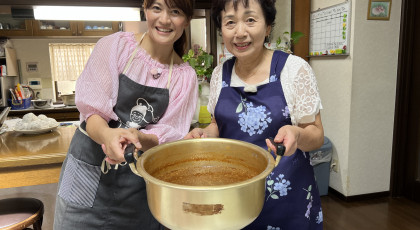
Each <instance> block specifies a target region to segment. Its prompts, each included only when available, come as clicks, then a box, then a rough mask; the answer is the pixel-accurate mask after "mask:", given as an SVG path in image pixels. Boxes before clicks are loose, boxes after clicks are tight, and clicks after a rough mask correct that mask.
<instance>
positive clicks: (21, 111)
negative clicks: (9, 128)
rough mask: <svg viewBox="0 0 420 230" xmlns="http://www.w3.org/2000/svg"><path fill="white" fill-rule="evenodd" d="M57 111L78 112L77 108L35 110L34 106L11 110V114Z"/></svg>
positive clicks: (64, 107)
mask: <svg viewBox="0 0 420 230" xmlns="http://www.w3.org/2000/svg"><path fill="white" fill-rule="evenodd" d="M56 111H78V110H77V107H76V106H63V107H46V108H41V109H38V108H34V107H33V106H31V107H29V108H27V109H18V110H10V112H9V114H20V113H29V112H56Z"/></svg>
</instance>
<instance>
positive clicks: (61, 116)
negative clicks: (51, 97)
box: [9, 106, 80, 122]
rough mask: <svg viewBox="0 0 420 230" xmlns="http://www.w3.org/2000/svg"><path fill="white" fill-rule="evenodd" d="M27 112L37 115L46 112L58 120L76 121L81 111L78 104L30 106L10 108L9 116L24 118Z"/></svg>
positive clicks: (45, 113)
mask: <svg viewBox="0 0 420 230" xmlns="http://www.w3.org/2000/svg"><path fill="white" fill-rule="evenodd" d="M27 113H34V114H35V115H39V114H44V115H45V116H47V117H51V118H54V119H55V120H57V121H59V122H60V121H76V120H79V115H80V114H79V111H78V110H77V108H76V106H64V107H50V108H45V109H36V108H34V107H29V108H28V109H21V110H10V112H9V117H19V118H22V117H23V115H25V114H27Z"/></svg>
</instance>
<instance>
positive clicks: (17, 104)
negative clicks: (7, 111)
mask: <svg viewBox="0 0 420 230" xmlns="http://www.w3.org/2000/svg"><path fill="white" fill-rule="evenodd" d="M7 102H8V103H9V106H10V107H12V110H20V109H27V108H29V107H31V98H25V99H22V100H12V99H7Z"/></svg>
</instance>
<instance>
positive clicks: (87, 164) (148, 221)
mask: <svg viewBox="0 0 420 230" xmlns="http://www.w3.org/2000/svg"><path fill="white" fill-rule="evenodd" d="M143 37H144V35H143ZM143 37H142V38H141V40H140V42H141V41H142V39H143ZM139 45H140V43H139ZM137 49H138V46H137V47H136V49H135V50H134V51H133V53H132V55H131V57H130V59H129V61H128V63H127V65H126V68H125V69H124V71H123V73H121V74H120V75H119V88H118V98H117V102H116V105H115V106H114V108H113V110H114V112H115V114H117V116H118V120H111V121H110V122H109V126H110V127H112V128H116V127H121V128H131V127H133V128H137V129H141V128H144V127H146V126H147V125H148V124H153V123H156V122H158V120H159V118H160V117H161V116H162V115H163V114H164V113H165V111H166V108H167V106H168V103H169V84H170V77H171V73H172V67H173V56H172V60H171V65H170V71H169V76H168V84H167V88H164V89H163V88H155V87H149V86H145V85H141V84H138V83H136V82H134V81H132V80H131V79H130V78H128V77H127V76H126V72H127V71H128V69H129V67H130V66H131V63H132V60H133V58H134V56H135V54H136V53H137ZM85 128H86V123H85V122H83V123H82V124H81V125H80V127H79V129H77V130H76V132H75V134H74V136H73V139H72V142H71V144H70V147H69V151H68V154H67V157H66V159H65V161H64V163H63V167H62V169H61V175H60V181H59V191H58V196H57V201H56V211H55V220H54V229H69V230H70V229H72V230H73V229H110V230H113V229H147V230H160V229H163V226H162V225H161V224H160V223H159V222H157V221H156V219H155V218H154V217H153V215H152V214H151V212H150V210H149V207H148V204H147V196H146V184H145V181H144V179H143V178H141V177H139V176H137V175H135V174H134V173H132V171H131V170H130V168H129V167H128V166H121V165H120V167H118V165H115V166H110V165H109V164H108V165H107V166H108V168H107V170H106V172H105V173H101V165H102V167H103V162H104V158H105V154H104V152H103V151H102V148H101V146H100V145H99V144H97V143H96V142H94V141H93V140H92V139H90V137H89V136H88V135H87V133H86V131H85V130H86V129H85ZM112 167H114V168H112Z"/></svg>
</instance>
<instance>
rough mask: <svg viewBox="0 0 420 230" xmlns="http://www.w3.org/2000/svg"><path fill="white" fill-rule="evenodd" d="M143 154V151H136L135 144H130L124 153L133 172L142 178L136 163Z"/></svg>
mask: <svg viewBox="0 0 420 230" xmlns="http://www.w3.org/2000/svg"><path fill="white" fill-rule="evenodd" d="M141 154H143V151H141V150H138V149H136V147H135V146H134V144H129V145H128V146H127V147H126V148H125V151H124V158H125V161H126V162H127V164H128V166H130V169H131V171H132V172H133V173H134V174H136V175H137V176H140V177H142V176H141V175H140V173H139V171H138V170H137V168H136V163H137V160H138V159H139V158H140V155H141Z"/></svg>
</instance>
